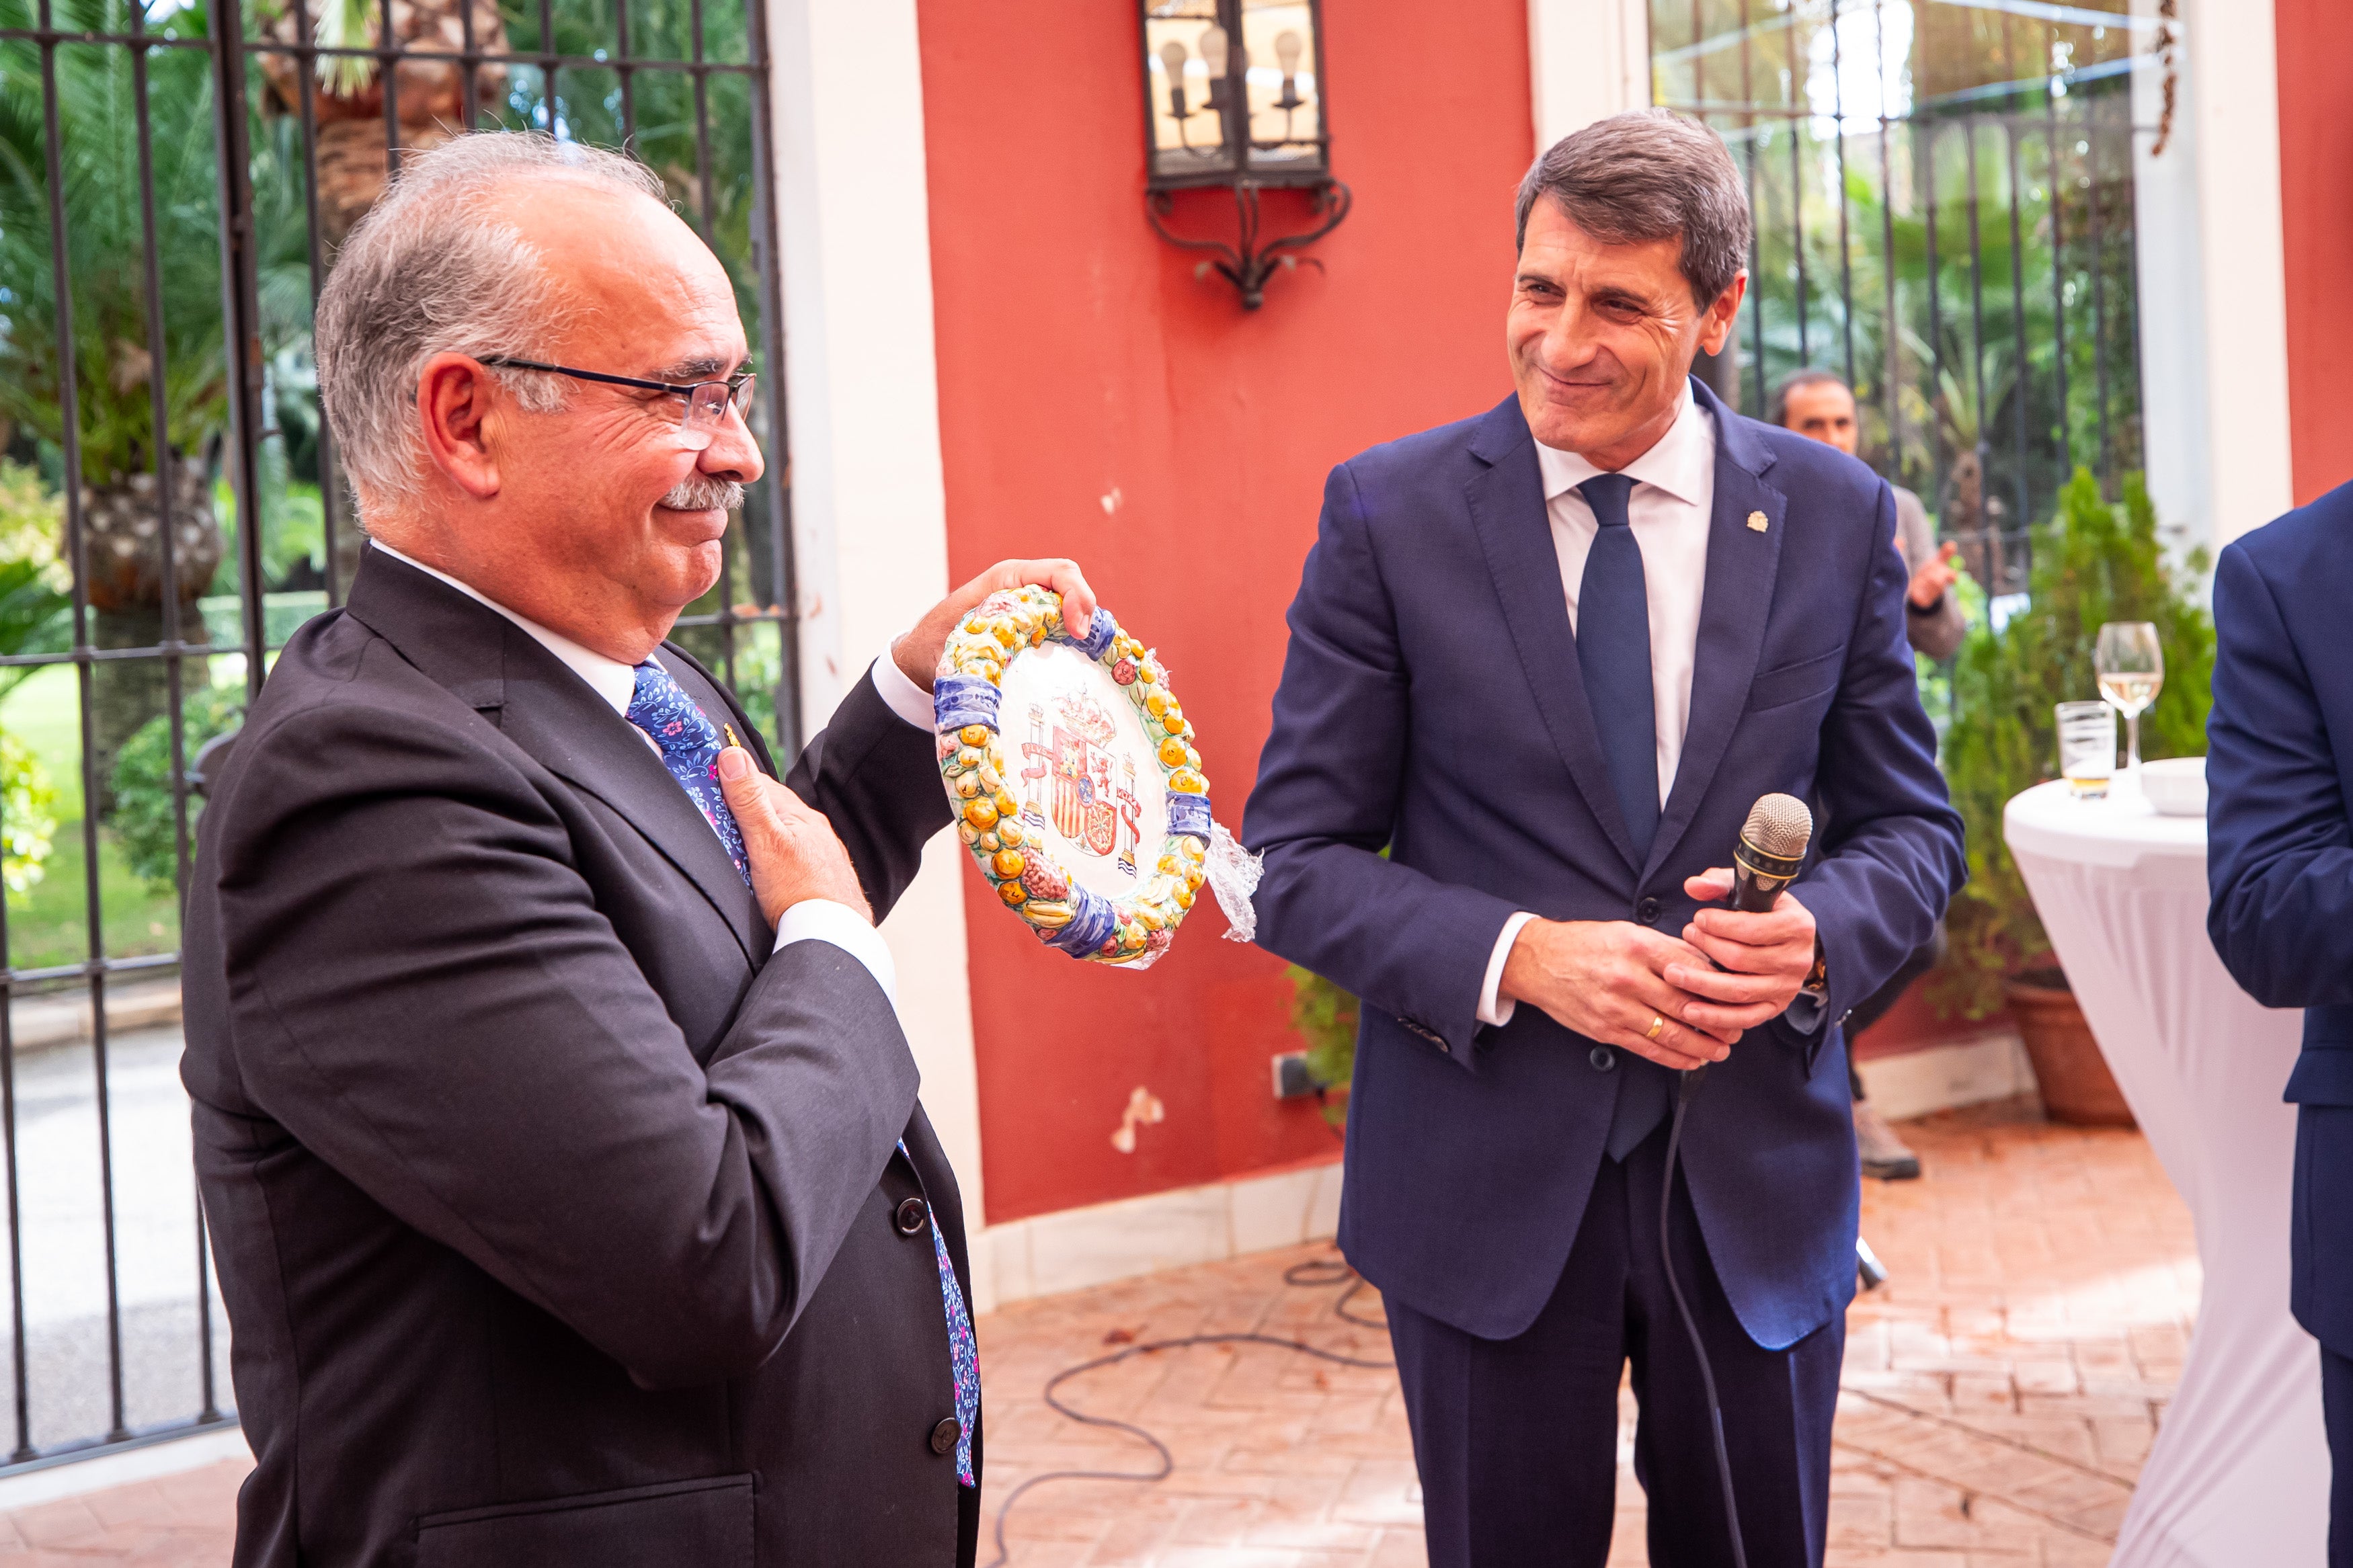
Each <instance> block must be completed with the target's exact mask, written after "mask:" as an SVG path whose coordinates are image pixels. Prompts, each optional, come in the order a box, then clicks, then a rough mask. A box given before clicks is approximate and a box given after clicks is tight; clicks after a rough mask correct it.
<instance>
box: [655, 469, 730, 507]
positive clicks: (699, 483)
mask: <svg viewBox="0 0 2353 1568" xmlns="http://www.w3.org/2000/svg"><path fill="white" fill-rule="evenodd" d="M660 504H662V505H663V506H666V507H669V508H670V509H671V510H673V511H714V510H716V511H733V510H735V509H736V508H737V507H739V506H742V505H743V504H744V487H743V486H742V485H739V484H737V483H736V482H735V481H734V480H733V479H704V478H703V477H702V476H701V475H699V474H698V475H696V476H695V477H694V478H693V479H686V480H683V481H681V483H680V484H679V485H678V487H677V488H676V489H672V490H671V491H670V494H668V495H666V496H664V497H662V499H661V503H660Z"/></svg>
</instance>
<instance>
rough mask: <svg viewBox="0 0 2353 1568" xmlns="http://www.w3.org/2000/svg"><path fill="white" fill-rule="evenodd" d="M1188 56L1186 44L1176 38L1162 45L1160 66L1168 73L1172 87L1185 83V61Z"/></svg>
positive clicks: (1169, 83)
mask: <svg viewBox="0 0 2353 1568" xmlns="http://www.w3.org/2000/svg"><path fill="white" fill-rule="evenodd" d="M1187 58H1189V57H1188V56H1187V53H1186V50H1185V46H1184V45H1183V44H1181V43H1179V42H1177V41H1176V39H1175V38H1171V39H1169V40H1168V41H1167V42H1166V43H1165V44H1163V45H1161V46H1160V68H1161V69H1163V70H1165V71H1166V72H1167V73H1168V85H1169V86H1170V87H1182V86H1184V85H1185V61H1186V60H1187Z"/></svg>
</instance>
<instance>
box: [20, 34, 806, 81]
mask: <svg viewBox="0 0 2353 1568" xmlns="http://www.w3.org/2000/svg"><path fill="white" fill-rule="evenodd" d="M41 36H42V35H41V34H40V32H39V31H38V30H37V29H34V28H15V29H11V28H5V27H0V40H7V39H11V38H15V37H24V38H26V39H38V38H39V37H41ZM58 38H59V41H61V42H65V43H85V42H87V43H100V44H105V43H115V44H122V43H129V42H130V41H131V38H130V36H129V35H128V34H122V35H116V34H111V33H105V34H99V33H93V34H90V35H89V36H88V37H84V36H83V35H81V34H79V33H71V34H59V35H58ZM151 41H152V42H153V43H155V44H157V45H159V46H160V45H162V44H163V43H164V41H165V40H164V39H163V38H162V37H151ZM174 41H175V42H176V43H177V44H178V46H179V47H183V48H193V47H202V45H201V44H191V43H189V42H188V41H187V40H185V39H180V40H174ZM242 47H243V48H244V51H245V52H246V53H247V54H248V55H303V54H307V55H310V56H311V57H312V58H315V59H326V60H332V59H371V60H377V61H395V62H397V61H402V60H429V61H433V62H435V63H442V62H448V63H454V64H458V65H464V64H466V63H468V62H469V61H470V62H472V63H473V64H475V65H477V66H483V65H490V64H492V63H496V64H499V65H525V66H532V65H541V64H543V63H545V62H547V61H550V60H552V61H554V63H555V64H556V65H557V66H559V67H561V68H563V69H565V70H606V69H610V68H617V67H622V66H627V67H628V68H629V69H631V70H644V71H664V72H668V73H670V74H671V75H674V76H691V75H693V74H695V73H696V72H698V71H699V72H701V73H702V74H703V75H706V76H756V75H758V74H759V70H760V68H759V67H757V66H752V65H741V64H738V63H736V62H734V61H733V60H705V61H703V62H702V64H700V65H697V64H694V63H693V62H691V61H689V60H670V59H661V58H654V57H648V56H642V55H641V56H635V57H632V58H628V59H620V58H615V57H613V56H609V55H608V56H606V57H604V58H598V57H597V56H596V55H567V54H563V53H560V52H556V51H553V50H548V51H541V50H533V51H530V52H527V53H523V54H516V53H514V52H513V51H512V50H498V49H481V48H477V49H473V50H467V49H463V48H457V49H419V48H406V47H398V46H395V47H392V48H385V47H384V46H383V45H381V44H314V45H310V46H307V47H306V46H304V45H301V44H287V43H280V41H278V40H277V39H275V38H248V39H247V40H246V41H245V43H244V45H243V46H242Z"/></svg>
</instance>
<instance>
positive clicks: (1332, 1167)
mask: <svg viewBox="0 0 2353 1568" xmlns="http://www.w3.org/2000/svg"><path fill="white" fill-rule="evenodd" d="M1339 1224H1340V1162H1339V1161H1338V1160H1337V1159H1336V1158H1335V1159H1332V1160H1328V1161H1324V1162H1323V1163H1317V1164H1313V1165H1297V1166H1293V1167H1291V1168H1290V1169H1288V1170H1282V1171H1274V1172H1271V1173H1267V1174H1265V1175H1258V1176H1242V1177H1239V1178H1237V1179H1236V1180H1233V1181H1230V1182H1213V1183H1211V1184H1208V1185H1207V1186H1199V1187H1179V1188H1177V1189H1176V1190H1175V1191H1173V1192H1166V1193H1150V1194H1145V1196H1143V1197H1140V1198H1124V1199H1122V1200H1120V1201H1119V1202H1117V1203H1110V1204H1096V1205H1092V1206H1091V1207H1087V1208H1076V1209H1062V1210H1060V1211H1059V1212H1057V1213H1054V1214H1044V1215H1034V1216H1032V1217H1030V1218H1029V1219H1018V1220H1012V1221H1009V1222H1008V1223H1007V1224H1004V1225H993V1226H988V1227H987V1229H985V1230H983V1231H982V1232H981V1233H980V1234H979V1235H978V1236H976V1237H974V1238H973V1242H972V1294H973V1305H974V1306H975V1308H976V1309H977V1310H980V1311H983V1312H986V1311H990V1310H994V1309H996V1308H997V1307H1001V1306H1004V1305H1005V1304H1006V1303H1008V1302H1010V1301H1022V1300H1029V1298H1030V1297H1032V1296H1051V1295H1056V1294H1059V1293H1060V1292H1061V1291H1064V1290H1083V1289H1087V1288H1088V1287H1089V1286H1092V1285H1103V1284H1108V1283H1110V1282H1111V1281H1112V1280H1114V1279H1133V1278H1134V1277H1135V1276H1136V1275H1139V1274H1152V1273H1156V1272H1158V1271H1159V1270H1161V1269H1163V1268H1185V1267H1187V1265H1190V1264H1195V1263H1214V1262H1218V1261H1219V1260H1220V1259H1223V1258H1239V1257H1240V1256H1242V1255H1243V1254H1244V1253H1250V1252H1266V1251H1270V1250H1271V1249H1272V1248H1275V1247H1296V1246H1298V1245H1300V1244H1301V1243H1302V1242H1308V1241H1320V1240H1322V1239H1323V1238H1324V1237H1328V1236H1330V1235H1332V1234H1333V1232H1334V1231H1335V1230H1336V1229H1337V1228H1338V1227H1339Z"/></svg>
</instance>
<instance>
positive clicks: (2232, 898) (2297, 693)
mask: <svg viewBox="0 0 2353 1568" xmlns="http://www.w3.org/2000/svg"><path fill="white" fill-rule="evenodd" d="M2348 604H2353V485H2344V486H2339V487H2338V488H2337V489H2333V490H2331V491H2329V492H2328V493H2327V495H2325V496H2322V497H2321V498H2320V499H2319V500H2316V501H2314V502H2312V503H2311V504H2310V505H2309V506H2304V507H2299V508H2297V509H2296V510H2294V511H2292V512H2289V513H2288V514H2287V515H2286V516H2284V517H2282V518H2280V519H2278V520H2277V521H2274V522H2271V523H2268V524H2266V525H2264V526H2263V527H2262V528H2259V529H2256V530H2255V531H2253V532H2252V533H2248V534H2244V535H2242V536H2241V537H2240V538H2238V539H2236V540H2234V541H2232V542H2231V543H2230V544H2229V545H2228V546H2227V547H2225V548H2224V550H2223V551H2222V554H2221V559H2220V560H2218V561H2217V562H2216V563H2215V564H2214V640H2215V650H2214V707H2213V710H2212V711H2211V713H2210V714H2209V715H2208V716H2207V720H2206V743H2207V752H2206V784H2207V791H2208V793H2207V805H2206V838H2207V863H2206V877H2207V883H2208V886H2209V889H2211V892H2212V895H2213V902H2212V903H2211V906H2210V907H2209V909H2208V911H2207V915H2206V930H2207V933H2208V935H2210V936H2211V938H2212V939H2213V942H2214V951H2215V952H2217V953H2219V954H2220V955H2221V959H2222V963H2223V966H2224V967H2225V968H2227V969H2228V970H2230V972H2231V977H2232V979H2233V980H2236V981H2237V982H2238V983H2239V984H2240V985H2241V986H2242V987H2244V988H2245V990H2246V993H2247V994H2248V995H2250V996H2253V998H2254V999H2255V1000H2256V1001H2258V1002H2260V1003H2262V1004H2263V1005H2264V1006H2266V1007H2301V1008H2303V1009H2304V1049H2303V1051H2302V1052H2301V1054H2299V1055H2298V1056H2297V1058H2296V1063H2295V1070H2294V1071H2292V1072H2291V1073H2289V1075H2288V1080H2287V1087H2286V1094H2287V1099H2288V1100H2290V1101H2291V1102H2293V1103H2294V1104H2295V1107H2296V1120H2295V1197H2294V1200H2293V1202H2294V1205H2295V1222H2294V1226H2293V1228H2292V1230H2291V1232H2290V1234H2291V1236H2292V1237H2293V1238H2294V1239H2293V1243H2292V1247H2291V1252H2290V1256H2291V1265H2290V1269H2289V1276H2288V1281H2289V1282H2288V1306H2289V1309H2290V1310H2292V1311H2294V1312H2295V1321H2297V1322H2299V1323H2301V1324H2303V1325H2304V1327H2305V1328H2306V1330H2307V1331H2309V1332H2310V1333H2311V1334H2312V1337H2313V1338H2315V1339H2316V1340H2318V1341H2319V1342H2320V1394H2321V1407H2322V1410H2323V1411H2324V1413H2325V1415H2326V1417H2327V1429H2328V1450H2329V1454H2330V1456H2331V1458H2333V1459H2334V1460H2335V1464H2336V1475H2335V1479H2334V1480H2333V1481H2332V1483H2331V1485H2330V1489H2329V1507H2328V1563H2329V1568H2353V805H2348V801H2353V755H2348V742H2353V663H2348V661H2347V659H2346V658H2345V645H2346V637H2345V606H2346V605H2348Z"/></svg>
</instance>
